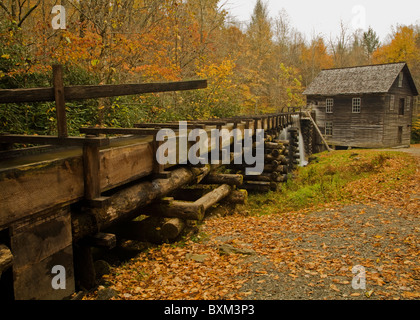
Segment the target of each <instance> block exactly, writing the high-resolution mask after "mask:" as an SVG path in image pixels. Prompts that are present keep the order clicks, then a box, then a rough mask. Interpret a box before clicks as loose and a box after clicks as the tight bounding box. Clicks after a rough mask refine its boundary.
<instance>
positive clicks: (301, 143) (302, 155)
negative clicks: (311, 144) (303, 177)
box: [292, 115, 308, 167]
mask: <svg viewBox="0 0 420 320" xmlns="http://www.w3.org/2000/svg"><path fill="white" fill-rule="evenodd" d="M292 121H293V126H294V127H295V128H298V133H299V135H298V145H299V166H301V167H305V166H306V165H308V161H306V159H305V145H304V141H303V136H302V130H301V127H300V116H298V115H293V116H292Z"/></svg>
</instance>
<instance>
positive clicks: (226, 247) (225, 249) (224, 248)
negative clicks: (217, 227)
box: [219, 244, 256, 255]
mask: <svg viewBox="0 0 420 320" xmlns="http://www.w3.org/2000/svg"><path fill="white" fill-rule="evenodd" d="M219 251H220V254H244V255H253V254H256V252H255V250H253V249H248V248H236V247H234V246H232V245H230V244H221V245H220V246H219Z"/></svg>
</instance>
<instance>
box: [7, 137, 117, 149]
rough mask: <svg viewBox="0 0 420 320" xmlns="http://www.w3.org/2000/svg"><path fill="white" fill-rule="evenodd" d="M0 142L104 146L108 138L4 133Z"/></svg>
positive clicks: (107, 143)
mask: <svg viewBox="0 0 420 320" xmlns="http://www.w3.org/2000/svg"><path fill="white" fill-rule="evenodd" d="M0 143H25V144H26V143H28V144H42V145H63V146H83V145H94V146H98V147H104V146H107V145H109V139H108V138H98V137H92V138H84V137H67V138H59V137H55V136H29V135H21V134H4V135H0Z"/></svg>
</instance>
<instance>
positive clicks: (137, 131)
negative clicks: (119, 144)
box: [79, 127, 161, 136]
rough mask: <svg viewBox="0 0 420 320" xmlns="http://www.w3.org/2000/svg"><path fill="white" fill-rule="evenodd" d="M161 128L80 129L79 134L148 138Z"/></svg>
mask: <svg viewBox="0 0 420 320" xmlns="http://www.w3.org/2000/svg"><path fill="white" fill-rule="evenodd" d="M160 130H161V128H97V127H89V128H80V129H79V132H80V133H84V134H90V135H99V134H122V135H140V136H148V135H155V134H156V133H157V131H160Z"/></svg>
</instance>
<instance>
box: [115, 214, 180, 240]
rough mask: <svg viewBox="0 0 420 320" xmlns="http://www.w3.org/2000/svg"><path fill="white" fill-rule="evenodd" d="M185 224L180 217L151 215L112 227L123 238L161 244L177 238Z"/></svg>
mask: <svg viewBox="0 0 420 320" xmlns="http://www.w3.org/2000/svg"><path fill="white" fill-rule="evenodd" d="M185 226H186V223H185V221H184V220H182V219H179V218H164V217H156V216H150V217H147V218H145V219H142V220H140V221H137V220H136V221H123V222H121V223H119V224H118V225H116V226H114V227H112V231H113V232H116V233H117V234H118V236H119V237H120V238H121V239H130V240H137V241H148V242H151V243H156V244H160V243H162V242H164V241H167V240H169V241H172V240H175V239H176V238H177V237H178V236H179V235H180V234H181V232H182V231H183V229H184V228H185Z"/></svg>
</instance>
